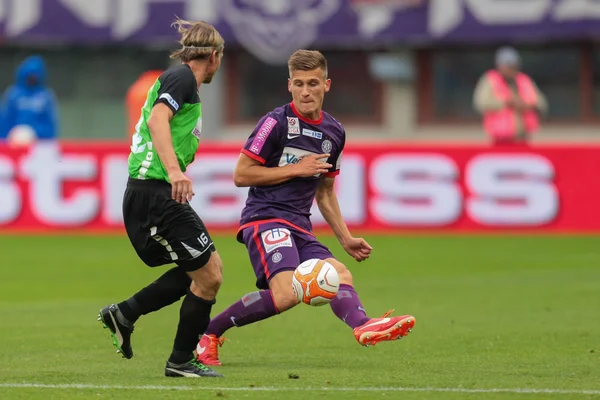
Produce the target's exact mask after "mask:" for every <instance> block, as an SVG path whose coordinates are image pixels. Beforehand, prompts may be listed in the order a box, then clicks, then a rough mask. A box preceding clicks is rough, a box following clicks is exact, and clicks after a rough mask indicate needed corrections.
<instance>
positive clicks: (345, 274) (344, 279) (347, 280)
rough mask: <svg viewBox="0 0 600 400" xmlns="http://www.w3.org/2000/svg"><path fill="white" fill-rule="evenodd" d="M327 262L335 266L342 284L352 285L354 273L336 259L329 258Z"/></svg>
mask: <svg viewBox="0 0 600 400" xmlns="http://www.w3.org/2000/svg"><path fill="white" fill-rule="evenodd" d="M326 261H327V262H329V263H330V264H331V265H333V267H334V268H335V270H336V271H337V273H338V275H339V276H340V283H342V284H344V285H352V273H351V272H350V270H349V269H348V268H346V266H345V265H344V264H343V263H341V262H339V261H338V260H336V259H334V258H328V259H327V260H326Z"/></svg>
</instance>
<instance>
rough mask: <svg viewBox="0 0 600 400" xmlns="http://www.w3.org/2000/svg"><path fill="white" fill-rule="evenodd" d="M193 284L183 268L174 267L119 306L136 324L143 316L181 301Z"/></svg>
mask: <svg viewBox="0 0 600 400" xmlns="http://www.w3.org/2000/svg"><path fill="white" fill-rule="evenodd" d="M191 282H192V280H191V279H190V277H189V276H188V275H187V274H186V273H185V271H184V270H183V269H182V268H179V267H174V268H171V269H170V270H168V271H167V272H165V273H164V274H163V275H162V276H161V277H160V278H158V279H157V280H155V281H154V282H152V283H151V284H149V285H148V286H146V287H145V288H143V289H142V290H140V291H139V292H137V293H136V294H134V295H133V296H132V297H131V298H129V299H127V300H125V301H122V302H121V303H119V304H117V306H118V307H119V310H120V311H121V313H122V314H123V316H124V317H125V318H126V319H127V320H128V321H129V322H131V323H134V322H135V321H137V319H138V318H139V317H140V316H141V315H146V314H149V313H151V312H153V311H157V310H160V309H161V308H163V307H166V306H168V305H170V304H173V303H175V302H176V301H178V300H179V299H181V297H182V296H184V295H185V294H186V293H187V290H188V289H189V287H190V283H191Z"/></svg>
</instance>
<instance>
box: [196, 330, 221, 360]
mask: <svg viewBox="0 0 600 400" xmlns="http://www.w3.org/2000/svg"><path fill="white" fill-rule="evenodd" d="M225 340H227V339H226V338H224V337H216V336H215V335H202V338H201V339H200V341H199V342H198V345H197V346H196V359H197V360H198V361H200V362H201V363H202V364H204V365H213V366H214V365H216V366H220V365H221V361H219V347H221V346H223V343H224V342H225Z"/></svg>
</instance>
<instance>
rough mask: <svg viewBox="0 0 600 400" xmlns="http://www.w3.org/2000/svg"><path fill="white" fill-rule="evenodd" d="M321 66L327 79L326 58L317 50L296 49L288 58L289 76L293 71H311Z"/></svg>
mask: <svg viewBox="0 0 600 400" xmlns="http://www.w3.org/2000/svg"><path fill="white" fill-rule="evenodd" d="M317 68H321V69H322V70H323V72H324V73H325V79H327V59H326V58H325V56H324V55H323V54H322V53H321V52H320V51H317V50H296V51H295V52H294V54H292V55H291V56H290V59H289V60H288V69H289V71H290V76H292V73H293V72H294V71H312V70H313V69H317Z"/></svg>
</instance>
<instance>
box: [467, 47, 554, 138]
mask: <svg viewBox="0 0 600 400" xmlns="http://www.w3.org/2000/svg"><path fill="white" fill-rule="evenodd" d="M520 66H521V59H520V57H519V53H518V52H517V51H516V50H515V49H514V48H512V47H502V48H500V49H499V50H498V51H497V52H496V69H493V70H490V71H487V72H486V73H485V74H484V75H483V76H482V77H481V78H480V79H479V82H478V83H477V87H476V88H475V94H474V104H475V108H476V109H477V111H479V112H480V113H481V114H482V116H483V127H484V130H485V131H486V133H487V134H488V136H489V137H490V138H491V139H492V141H493V143H494V144H517V143H526V142H527V141H529V139H530V138H531V135H532V134H534V133H535V132H537V131H538V130H539V127H540V115H544V114H546V113H547V112H548V103H547V101H546V98H545V97H544V95H543V94H542V92H541V91H540V90H539V88H538V87H537V86H536V84H535V83H534V82H533V80H532V79H531V78H530V77H529V76H528V75H526V74H525V73H523V72H521V71H520Z"/></svg>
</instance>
